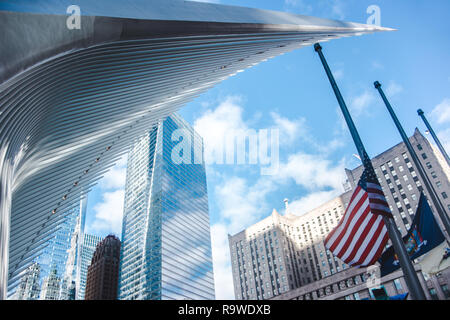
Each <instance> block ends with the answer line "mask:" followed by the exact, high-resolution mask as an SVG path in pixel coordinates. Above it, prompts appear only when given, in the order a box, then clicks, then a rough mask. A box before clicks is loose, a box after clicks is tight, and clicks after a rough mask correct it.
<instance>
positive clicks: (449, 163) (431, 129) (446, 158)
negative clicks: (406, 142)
mask: <svg viewBox="0 0 450 320" xmlns="http://www.w3.org/2000/svg"><path fill="white" fill-rule="evenodd" d="M417 114H418V115H419V116H420V117H421V118H422V120H423V122H424V123H425V125H426V126H427V128H428V131H430V133H431V136H432V137H433V139H434V142H436V145H437V146H438V148H439V150H440V151H441V153H442V155H443V156H444V159H445V161H447V164H448V165H449V166H450V158H449V157H448V154H447V152H446V151H445V149H444V147H443V146H442V144H441V142H440V141H439V139H438V137H437V135H436V134H435V133H434V130H433V128H432V127H431V125H430V124H429V123H428V120H427V118H425V114H424V112H423V111H422V109H419V110H417Z"/></svg>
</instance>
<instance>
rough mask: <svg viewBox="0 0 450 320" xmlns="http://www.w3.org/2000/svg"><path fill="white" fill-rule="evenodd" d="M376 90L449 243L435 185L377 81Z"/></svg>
mask: <svg viewBox="0 0 450 320" xmlns="http://www.w3.org/2000/svg"><path fill="white" fill-rule="evenodd" d="M374 85H375V88H376V89H377V90H378V92H379V93H380V96H381V98H382V99H383V101H384V104H385V105H386V108H387V109H388V111H389V114H390V115H391V117H392V119H393V120H394V123H395V126H396V127H397V129H398V131H399V132H400V135H401V136H402V139H403V142H404V143H405V145H406V148H407V149H408V151H409V154H410V155H411V158H412V160H413V162H414V165H415V166H416V169H417V171H418V172H419V176H420V177H421V178H422V181H423V183H424V185H425V189H426V190H427V191H428V194H429V195H430V198H431V201H432V202H433V204H434V207H435V208H436V211H437V213H438V215H439V217H440V218H441V221H442V223H443V224H444V229H445V232H444V234H446V238H447V241H448V239H449V235H450V221H449V218H448V215H447V213H446V212H445V209H444V206H443V205H442V202H441V201H440V200H439V197H438V195H437V193H436V190H434V188H433V185H432V183H431V181H430V179H429V178H428V176H427V174H426V172H425V169H424V168H423V166H422V163H420V160H419V157H418V156H417V154H416V152H415V151H414V149H413V147H412V145H411V142H409V139H408V136H407V135H406V133H405V130H403V127H402V125H401V124H400V121H398V118H397V115H396V114H395V112H394V110H393V109H392V106H391V104H390V103H389V101H388V99H387V98H386V96H385V95H384V92H383V90H382V89H381V84H380V83H379V82H378V81H375V83H374Z"/></svg>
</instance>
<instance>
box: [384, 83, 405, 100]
mask: <svg viewBox="0 0 450 320" xmlns="http://www.w3.org/2000/svg"><path fill="white" fill-rule="evenodd" d="M402 91H403V87H402V86H401V85H399V84H398V83H396V82H394V81H391V82H389V84H388V86H387V88H386V94H387V95H388V96H390V97H393V96H395V95H396V94H399V93H400V92H402Z"/></svg>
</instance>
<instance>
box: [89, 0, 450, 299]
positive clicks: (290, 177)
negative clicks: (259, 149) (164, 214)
mask: <svg viewBox="0 0 450 320" xmlns="http://www.w3.org/2000/svg"><path fill="white" fill-rule="evenodd" d="M214 2H220V3H222V4H230V5H239V6H246V7H254V8H260V9H269V10H278V11H288V12H292V13H298V14H305V15H312V16H319V17H323V18H330V19H339V20H345V21H352V22H360V23H365V22H366V20H367V18H368V17H369V14H367V12H366V9H367V8H368V7H369V6H370V5H377V6H379V7H380V9H381V25H382V26H385V27H391V28H395V29H397V31H395V32H383V33H376V34H372V35H364V36H361V37H351V38H344V39H337V40H333V41H330V42H326V43H324V44H323V45H322V46H323V52H324V54H325V56H326V58H327V60H328V63H329V65H330V67H331V69H332V71H333V72H334V74H335V77H336V80H337V83H338V85H339V86H340V89H341V92H342V94H343V96H344V99H345V100H346V102H347V105H348V106H349V108H350V110H351V112H352V115H353V117H354V121H355V123H356V126H357V128H358V129H359V132H360V135H361V138H362V140H363V142H364V143H365V146H366V149H367V151H368V153H369V155H370V156H375V155H377V154H379V153H381V152H383V151H384V150H385V149H387V148H389V147H391V146H393V145H394V144H396V143H398V142H400V136H399V134H398V132H397V131H396V129H395V127H394V124H393V122H392V121H391V119H390V117H389V115H388V114H387V112H386V109H385V106H384V104H383V103H382V101H381V99H380V97H379V96H378V93H377V92H376V90H375V89H374V87H373V82H374V81H375V80H378V81H380V82H381V83H382V85H383V88H384V90H385V93H386V94H387V96H388V98H389V99H390V101H391V104H392V105H393V107H394V109H395V111H396V112H397V115H398V117H399V119H400V121H401V122H402V124H403V126H404V128H405V130H406V132H407V133H408V135H411V134H412V133H413V130H414V128H415V127H418V128H419V129H421V130H422V132H424V125H423V123H422V122H421V120H420V118H419V117H418V116H417V113H416V110H417V109H418V108H422V109H423V110H424V111H425V113H426V115H427V117H428V120H429V121H430V122H431V124H432V125H433V126H434V128H435V131H436V132H437V133H438V135H439V136H440V138H441V139H442V140H441V141H442V142H443V143H444V145H446V147H447V150H448V149H449V147H450V125H449V124H450V90H449V89H450V63H449V62H448V61H449V58H450V56H449V52H450V41H448V30H450V22H449V20H448V12H450V2H449V1H448V0H434V1H432V2H431V1H428V2H426V1H412V0H396V1H392V0H391V1H387V0H386V1H375V0H369V1H366V0H345V1H344V0H310V1H308V0H270V1H269V0H258V1H256V0H240V1H237V0H221V1H214ZM430 3H431V4H430ZM179 113H180V114H181V115H182V116H183V117H184V118H185V119H186V120H188V121H189V122H190V123H191V124H192V125H194V127H195V128H196V129H197V131H199V132H200V133H201V134H203V135H206V133H208V132H213V131H214V130H216V131H217V130H219V129H217V128H220V130H222V131H227V130H231V129H255V130H260V129H268V128H277V129H278V130H279V132H280V171H279V173H278V175H276V176H263V175H261V174H260V168H259V166H258V165H208V166H207V177H208V193H209V205H210V216H211V232H212V241H213V260H214V272H215V282H216V295H217V298H221V299H232V298H234V294H233V289H232V278H231V269H230V263H229V257H228V255H229V253H228V239H227V234H228V233H230V234H234V233H237V232H239V231H241V230H242V229H245V228H246V227H248V226H249V225H251V224H253V223H255V222H256V221H258V220H260V219H262V218H264V217H267V216H268V215H269V214H270V213H271V212H272V209H273V208H275V209H276V210H278V211H279V212H280V213H284V204H283V199H284V198H288V199H289V200H290V207H291V209H292V211H294V213H296V214H302V213H304V212H306V211H307V210H309V209H312V208H314V207H315V206H316V205H318V204H320V203H322V202H325V201H327V200H329V199H330V198H332V197H334V196H336V195H338V194H339V193H340V192H342V191H343V190H342V187H341V183H342V182H343V180H344V171H343V169H344V168H345V167H348V168H353V167H356V166H357V165H359V161H358V159H356V158H355V157H354V156H353V154H354V153H355V152H356V150H355V147H354V145H353V142H352V140H351V138H350V135H349V133H348V130H347V128H346V127H345V125H344V123H343V119H342V116H341V114H340V111H339V109H338V105H337V102H336V98H335V96H334V94H333V92H332V90H331V87H330V84H329V82H328V80H327V78H326V75H325V73H324V70H323V68H322V65H321V63H320V60H319V58H318V56H317V53H315V52H314V49H313V48H312V47H306V48H303V49H300V50H297V51H293V52H290V53H287V54H285V55H282V56H279V57H275V58H274V59H271V60H269V61H266V62H264V63H261V64H259V65H257V66H255V67H253V68H251V69H248V70H246V71H245V72H242V73H239V74H237V75H236V76H234V77H231V78H229V79H228V80H226V81H224V82H223V83H221V84H219V85H218V86H216V87H215V88H213V89H212V90H210V91H208V92H206V93H205V94H203V95H202V96H200V97H198V98H197V99H196V100H194V101H192V102H191V103H189V104H187V105H186V106H185V107H183V108H182V109H181V110H180V112H179ZM205 139H206V137H205ZM211 143H217V141H214V139H212V142H211ZM125 165H126V161H122V162H121V163H120V164H118V166H116V167H115V168H114V169H113V170H112V171H111V172H109V173H108V174H107V176H106V177H105V179H103V180H102V181H100V182H99V184H98V186H97V187H96V188H94V190H93V191H92V192H91V194H89V201H88V216H87V232H88V233H94V234H98V235H106V234H108V233H109V232H114V233H116V234H119V235H120V229H121V208H122V206H123V184H124V178H125ZM224 253H225V254H224Z"/></svg>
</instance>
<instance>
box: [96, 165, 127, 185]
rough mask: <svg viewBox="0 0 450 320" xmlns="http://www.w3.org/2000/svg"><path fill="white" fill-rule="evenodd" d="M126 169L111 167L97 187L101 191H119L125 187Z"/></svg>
mask: <svg viewBox="0 0 450 320" xmlns="http://www.w3.org/2000/svg"><path fill="white" fill-rule="evenodd" d="M126 173H127V169H126V168H123V167H117V166H115V167H113V168H111V170H109V171H108V172H107V173H106V174H105V175H104V176H103V179H102V180H101V181H100V183H99V186H100V188H102V189H119V188H124V187H125V178H126Z"/></svg>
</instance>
